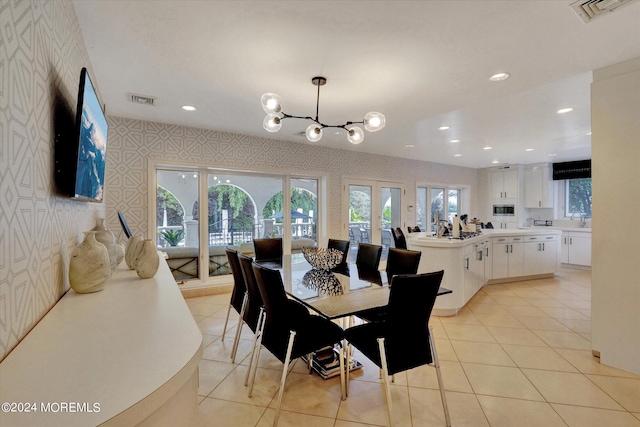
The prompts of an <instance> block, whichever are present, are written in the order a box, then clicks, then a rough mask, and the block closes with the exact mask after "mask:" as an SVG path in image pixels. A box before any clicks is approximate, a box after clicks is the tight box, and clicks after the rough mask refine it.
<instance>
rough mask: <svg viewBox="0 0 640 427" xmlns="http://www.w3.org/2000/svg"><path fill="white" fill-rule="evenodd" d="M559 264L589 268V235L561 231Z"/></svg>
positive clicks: (581, 232)
mask: <svg viewBox="0 0 640 427" xmlns="http://www.w3.org/2000/svg"><path fill="white" fill-rule="evenodd" d="M560 262H562V263H565V264H575V265H584V266H591V233H589V232H583V231H563V232H562V250H561V254H560Z"/></svg>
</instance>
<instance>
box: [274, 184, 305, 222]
mask: <svg viewBox="0 0 640 427" xmlns="http://www.w3.org/2000/svg"><path fill="white" fill-rule="evenodd" d="M300 208H302V212H303V213H304V214H305V215H308V214H309V211H313V218H314V219H315V218H316V216H317V210H318V199H317V197H316V196H314V195H313V194H311V193H309V192H308V191H305V190H301V189H299V188H292V189H291V209H292V210H294V211H297V210H298V209H300ZM280 212H284V199H283V197H282V191H279V192H278V193H276V194H274V195H273V197H271V198H270V199H269V201H268V202H267V203H266V204H265V205H264V209H263V210H262V215H263V216H264V217H265V218H270V217H271V216H272V215H274V214H277V213H280ZM282 221H283V220H282V218H277V219H276V222H277V223H282ZM293 221H294V220H292V222H293Z"/></svg>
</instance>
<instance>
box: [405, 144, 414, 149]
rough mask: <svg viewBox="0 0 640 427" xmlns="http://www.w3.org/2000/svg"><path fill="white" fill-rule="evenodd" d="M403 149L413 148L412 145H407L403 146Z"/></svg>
mask: <svg viewBox="0 0 640 427" xmlns="http://www.w3.org/2000/svg"><path fill="white" fill-rule="evenodd" d="M404 147H405V148H413V144H407V145H405V146H404Z"/></svg>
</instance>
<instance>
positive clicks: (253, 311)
mask: <svg viewBox="0 0 640 427" xmlns="http://www.w3.org/2000/svg"><path fill="white" fill-rule="evenodd" d="M238 261H239V262H240V269H241V271H242V277H243V279H244V284H245V287H246V289H247V302H246V304H245V309H244V315H243V316H242V317H241V319H240V323H239V326H238V329H237V331H236V339H235V342H234V344H233V348H234V350H232V351H231V363H235V356H236V352H237V349H238V344H239V342H240V336H241V334H242V326H243V325H244V324H246V325H247V326H248V327H249V329H251V331H252V332H253V333H254V340H253V342H254V348H255V342H256V339H257V336H256V335H255V334H256V331H257V330H258V329H259V325H258V319H259V318H260V310H261V309H262V307H263V303H262V297H261V296H260V291H259V290H258V284H257V283H256V276H255V274H254V273H253V267H252V264H253V259H252V258H251V257H248V256H246V255H243V254H240V253H239V254H238ZM251 357H253V353H252V354H251ZM248 378H249V375H248V372H247V376H246V378H245V381H244V382H245V385H247V381H248Z"/></svg>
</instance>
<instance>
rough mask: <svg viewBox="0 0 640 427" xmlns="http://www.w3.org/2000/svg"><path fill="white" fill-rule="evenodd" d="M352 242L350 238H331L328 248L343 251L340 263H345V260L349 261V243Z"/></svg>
mask: <svg viewBox="0 0 640 427" xmlns="http://www.w3.org/2000/svg"><path fill="white" fill-rule="evenodd" d="M350 244H351V242H350V241H348V240H336V239H329V242H328V243H327V248H329V249H337V250H339V251H341V252H342V261H340V264H344V263H345V262H347V257H348V256H349V245H350Z"/></svg>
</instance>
